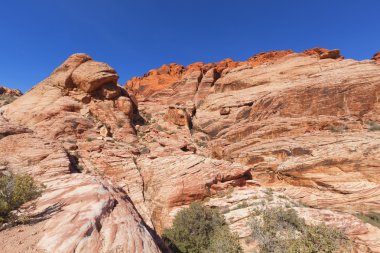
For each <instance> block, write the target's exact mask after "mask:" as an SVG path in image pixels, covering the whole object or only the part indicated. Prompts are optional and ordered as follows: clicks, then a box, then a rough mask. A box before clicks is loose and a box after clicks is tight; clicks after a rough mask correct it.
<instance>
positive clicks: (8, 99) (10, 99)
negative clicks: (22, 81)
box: [0, 94, 17, 105]
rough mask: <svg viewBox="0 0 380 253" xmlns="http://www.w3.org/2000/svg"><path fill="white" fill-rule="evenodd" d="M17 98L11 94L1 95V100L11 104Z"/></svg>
mask: <svg viewBox="0 0 380 253" xmlns="http://www.w3.org/2000/svg"><path fill="white" fill-rule="evenodd" d="M16 99H17V97H16V96H10V95H6V94H1V95H0V101H4V105H7V104H10V103H12V102H13V101H15V100H16Z"/></svg>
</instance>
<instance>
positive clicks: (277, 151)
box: [127, 48, 380, 252]
mask: <svg viewBox="0 0 380 253" xmlns="http://www.w3.org/2000/svg"><path fill="white" fill-rule="evenodd" d="M374 59H375V60H376V59H377V58H376V56H374ZM218 64H219V63H215V64H203V63H196V64H193V65H190V66H188V67H186V68H184V70H185V72H186V70H188V69H191V71H192V72H191V73H190V74H189V73H184V74H183V75H182V76H181V77H178V76H177V77H176V80H175V81H173V82H168V83H166V84H162V85H161V86H160V88H159V89H157V90H156V91H155V92H153V93H144V91H143V90H141V91H139V90H136V89H134V87H133V86H130V84H131V83H127V89H129V90H131V92H133V93H134V94H135V96H136V98H137V100H138V103H139V109H140V112H141V113H142V116H143V117H146V116H147V115H149V118H150V122H152V123H151V124H152V125H164V126H165V129H166V130H167V132H169V133H170V134H169V135H170V136H172V137H170V136H169V138H171V139H173V138H174V139H178V142H180V141H182V140H183V141H185V140H186V141H187V142H189V141H190V142H192V143H193V145H194V146H195V149H196V151H195V152H196V154H199V155H204V156H208V157H210V158H214V159H218V160H227V161H231V162H234V163H235V164H240V165H241V166H244V165H245V166H246V167H248V168H250V175H251V176H252V179H253V180H254V181H253V182H255V183H253V182H251V180H246V181H245V184H244V186H234V187H233V188H234V189H239V187H243V188H244V189H246V190H247V191H248V192H249V191H257V189H256V188H259V189H260V187H257V185H261V187H265V186H267V187H268V186H270V187H273V189H274V190H275V191H279V189H280V188H281V189H282V190H281V191H283V192H284V193H285V194H286V196H288V197H289V198H290V199H293V201H297V202H298V201H300V202H302V203H303V204H306V205H308V206H309V208H307V209H305V208H304V209H305V210H306V211H305V212H304V211H303V210H304V209H302V210H300V213H302V214H303V213H307V214H305V215H306V216H305V217H310V221H311V222H312V220H313V219H314V220H319V221H323V222H327V223H328V224H329V222H328V219H327V218H328V217H331V216H333V217H336V220H337V223H336V224H335V225H334V224H333V223H332V224H331V225H332V226H338V227H339V226H340V227H342V224H345V226H347V227H350V229H352V230H350V231H348V230H347V231H346V232H347V234H348V235H349V236H350V237H351V238H352V239H353V240H354V241H355V245H356V246H355V247H356V248H355V249H356V250H357V251H358V252H380V249H379V245H378V244H377V243H374V242H375V241H379V240H378V239H379V229H378V228H377V227H373V226H371V225H369V224H365V223H363V222H362V221H360V220H358V219H357V218H356V217H355V216H353V215H355V214H357V213H367V212H368V213H369V212H375V213H378V210H380V193H379V189H380V188H379V187H380V181H379V180H380V179H379V176H378V173H379V166H378V165H379V164H380V160H379V155H378V153H379V151H380V143H379V141H378V140H379V139H380V138H379V137H380V136H379V133H380V132H379V131H378V129H380V127H379V124H380V118H379V115H380V102H379V99H378V97H379V95H380V86H379V84H380V75H379V73H380V67H379V65H378V64H376V61H371V60H365V61H355V60H350V59H347V60H344V59H343V56H341V54H340V52H339V50H328V49H322V48H314V49H310V50H306V51H304V52H303V53H294V52H292V51H279V52H268V53H264V54H259V55H256V56H254V57H252V58H251V59H249V60H247V61H245V62H234V64H232V63H231V62H229V64H228V66H227V65H223V66H222V67H221V66H220V65H218ZM205 66H207V67H205ZM217 68H218V70H217ZM191 76H192V77H191ZM144 79H145V77H142V78H141V79H139V82H141V83H143V82H144ZM155 82H156V81H154V79H153V78H152V77H151V78H150V84H149V85H152V86H155ZM149 85H147V89H149ZM189 104H194V105H195V109H194V113H192V114H187V115H185V114H184V112H185V111H186V110H185V108H186V105H189ZM158 105H160V106H158ZM181 115H182V116H181ZM181 118H186V119H187V120H186V122H189V123H184V122H182V123H180V124H179V121H180V119H181ZM165 120H166V122H165V123H164V122H163V121H165ZM176 125H177V126H178V127H177V126H176ZM183 125H186V126H187V125H189V126H190V128H191V129H190V131H189V132H190V133H188V132H184V129H186V128H182V126H183ZM145 129H146V128H145V127H144V128H139V129H138V131H137V132H138V135H139V134H140V132H141V133H142V132H144V131H146V130H145ZM179 133H180V135H181V138H178V134H179ZM147 136H149V138H148V137H147ZM154 136H159V135H157V133H156V134H155V133H154V132H149V133H147V132H144V137H143V138H141V139H140V141H141V142H146V141H148V140H152V139H154V138H156V137H154ZM173 142H174V141H173ZM169 145H174V143H170V144H169ZM147 146H148V147H152V149H151V150H155V148H153V147H154V145H152V144H151V143H149V142H148V143H147ZM165 149H166V150H167V151H169V150H170V149H169V148H168V146H165ZM153 153H154V152H153ZM165 154H167V153H166V152H165V151H162V152H161V153H160V155H161V156H165ZM151 157H153V159H154V160H157V159H164V158H161V157H160V156H157V155H153V154H151ZM154 160H153V161H154ZM144 166H146V165H144V163H142V164H141V169H142V171H144ZM242 168H244V167H242ZM178 169H179V170H181V166H179V165H178ZM144 178H145V177H144ZM250 182H251V183H250ZM172 187H175V186H172ZM164 188H165V187H164V186H163V188H162V189H164ZM220 190H221V191H223V190H222V189H220ZM224 190H225V189H224ZM155 191H156V192H158V191H159V190H157V189H155ZM234 192H235V191H234ZM232 196H233V194H232ZM161 198H162V197H161ZM202 198H203V197H199V199H202ZM250 198H251V197H247V200H249V199H250ZM252 198H255V197H253V196H252ZM163 199H164V198H163ZM216 199H217V198H216V197H215V196H211V200H210V203H213V201H216ZM223 201H224V202H223ZM223 201H222V202H221V205H222V204H223V203H225V202H226V200H225V199H224V200H223ZM227 202H228V201H227ZM222 206H223V205H222ZM166 208H167V210H166V211H165V212H169V214H170V215H169V217H173V215H174V213H175V212H176V210H178V209H179V208H181V207H180V205H179V206H178V205H174V206H173V207H166ZM314 208H317V209H314ZM318 209H320V211H316V210H318ZM170 210H171V211H170ZM343 213H344V214H343ZM327 214H328V215H327ZM151 216H152V215H151ZM311 216H312V217H314V218H311ZM152 219H153V223H155V222H157V221H162V219H160V218H158V217H155V216H154V215H153V217H152ZM236 219H237V220H241V222H240V223H236V224H235V225H231V226H232V227H233V228H234V229H235V231H237V232H239V230H241V231H240V232H241V233H242V235H241V237H242V238H243V237H244V231H247V230H246V229H245V228H244V226H243V224H244V223H246V221H244V219H240V218H236ZM334 219H335V218H334ZM166 221H167V222H169V223H170V219H166ZM339 224H340V225H339ZM156 226H157V228H159V226H158V225H156ZM159 230H160V229H159ZM353 231H354V232H353ZM246 246H247V245H246ZM248 248H249V245H248V246H247V247H246V249H248Z"/></svg>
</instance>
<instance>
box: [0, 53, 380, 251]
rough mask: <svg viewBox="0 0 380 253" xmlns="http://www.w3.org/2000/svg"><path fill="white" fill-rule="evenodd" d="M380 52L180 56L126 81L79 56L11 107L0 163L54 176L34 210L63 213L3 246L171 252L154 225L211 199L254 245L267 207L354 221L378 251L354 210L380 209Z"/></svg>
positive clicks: (29, 208) (315, 218) (352, 227)
mask: <svg viewBox="0 0 380 253" xmlns="http://www.w3.org/2000/svg"><path fill="white" fill-rule="evenodd" d="M374 59H375V61H374V60H367V61H355V60H349V59H347V60H345V59H343V57H342V56H341V55H340V52H339V50H328V49H321V48H314V49H311V50H306V51H305V52H303V53H294V52H293V51H290V50H288V51H273V52H267V53H262V54H258V55H255V56H253V57H252V58H250V59H248V60H247V61H243V62H236V61H233V60H231V59H226V60H223V61H220V62H217V63H209V64H205V63H201V62H197V63H194V64H191V65H189V66H187V67H184V66H181V65H177V64H170V65H163V66H162V67H161V68H159V69H157V70H151V71H150V72H149V73H148V74H146V75H145V76H143V77H136V78H133V79H132V80H130V81H129V82H128V83H127V90H128V91H127V90H126V89H124V88H123V87H120V86H118V85H117V74H116V72H115V71H114V70H113V69H112V68H111V67H110V66H108V65H106V64H104V63H98V62H95V61H93V60H92V59H91V57H89V56H87V55H84V54H75V55H73V56H72V57H70V58H69V59H68V60H67V61H66V62H65V63H64V64H63V65H61V66H60V67H58V68H57V69H56V70H55V71H54V72H53V73H52V75H51V76H50V77H49V78H47V79H46V80H44V81H42V82H41V83H40V84H38V85H37V86H35V87H34V88H33V89H32V90H30V91H29V92H28V93H26V94H25V95H23V96H21V97H20V98H18V99H17V100H16V101H14V102H12V103H11V104H9V105H6V106H3V107H1V108H0V144H1V145H0V173H2V172H4V171H8V170H12V171H14V172H24V173H28V174H31V175H33V176H34V177H35V178H36V180H38V181H39V182H43V183H44V184H45V185H46V189H45V190H44V192H43V194H42V196H41V197H40V198H39V199H37V200H35V201H34V204H35V205H31V204H32V203H28V204H27V205H26V206H25V208H24V209H23V210H24V212H26V213H29V214H39V215H41V214H42V213H44V212H43V211H44V210H52V211H51V212H49V213H48V216H45V217H47V219H44V220H42V221H41V222H40V223H37V224H34V225H31V226H29V227H25V228H24V227H23V231H22V232H20V233H19V238H29V239H28V240H25V241H24V242H23V243H21V245H19V244H18V241H17V240H16V239H14V238H15V236H14V234H15V233H16V232H17V230H16V229H18V228H17V227H16V228H13V229H9V230H8V229H7V230H5V231H1V232H0V243H1V244H2V245H3V249H4V250H5V252H12V249H14V245H19V246H17V247H19V248H18V249H19V251H20V252H22V251H25V250H24V249H33V250H34V251H43V250H45V251H48V252H72V251H76V252H117V251H118V250H119V251H121V252H160V251H165V247H164V246H163V245H162V242H161V240H160V238H159V237H157V235H156V234H155V232H153V231H156V232H157V233H158V234H161V233H162V231H163V230H164V229H165V228H167V227H169V226H170V225H171V222H172V220H173V217H174V216H175V214H176V213H177V212H178V211H179V210H180V209H181V208H184V207H186V206H188V205H189V204H190V203H191V202H193V201H199V200H202V201H203V202H204V203H205V205H208V206H211V207H215V208H220V210H222V212H223V214H224V216H225V217H226V221H227V223H228V224H229V226H230V228H231V229H232V230H233V231H234V232H237V233H238V235H239V237H240V238H241V243H242V245H243V248H244V249H245V251H246V252H250V251H252V250H255V244H254V243H251V242H250V240H245V239H247V237H249V235H250V233H251V230H250V227H249V217H250V213H251V212H252V211H253V210H254V209H255V208H266V207H267V206H283V207H285V208H287V207H292V208H294V209H295V210H296V211H297V212H298V213H299V215H300V216H302V217H304V218H305V219H306V221H307V222H308V223H311V224H312V223H320V222H323V223H326V224H327V225H328V226H331V227H335V228H339V229H341V230H343V231H344V232H345V233H346V234H347V236H349V237H350V238H351V239H352V241H353V250H354V252H380V244H379V242H380V240H379V239H380V229H379V228H378V227H376V226H373V225H371V224H369V223H366V222H365V221H362V220H360V219H359V218H357V217H356V214H357V213H359V212H363V213H373V212H375V213H378V212H379V211H378V210H380V177H379V164H380V157H379V155H378V154H379V151H380V141H379V140H380V136H379V133H380V131H379V129H380V127H379V126H380V117H379V115H380V104H379V99H378V97H379V96H380V86H379V84H380V65H379V64H377V63H376V60H377V58H376V56H375V57H374ZM1 161H3V162H1ZM3 164H4V165H3ZM269 187H270V188H271V189H269ZM57 203H65V205H62V206H61V205H57ZM306 206H307V207H306ZM78 214H79V215H78ZM67 220H70V221H71V222H67ZM16 238H17V237H16Z"/></svg>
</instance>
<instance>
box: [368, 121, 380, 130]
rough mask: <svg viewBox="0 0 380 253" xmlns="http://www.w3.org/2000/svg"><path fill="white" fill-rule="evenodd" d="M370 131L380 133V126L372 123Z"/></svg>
mask: <svg viewBox="0 0 380 253" xmlns="http://www.w3.org/2000/svg"><path fill="white" fill-rule="evenodd" d="M368 130H369V131H380V125H379V124H378V123H376V122H370V123H369V128H368Z"/></svg>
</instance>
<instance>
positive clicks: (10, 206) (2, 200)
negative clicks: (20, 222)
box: [0, 174, 41, 225]
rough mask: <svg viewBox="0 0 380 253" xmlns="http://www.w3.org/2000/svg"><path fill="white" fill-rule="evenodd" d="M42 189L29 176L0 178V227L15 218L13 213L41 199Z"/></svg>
mask: <svg viewBox="0 0 380 253" xmlns="http://www.w3.org/2000/svg"><path fill="white" fill-rule="evenodd" d="M40 194H41V189H40V187H38V186H37V185H36V182H35V181H34V179H33V178H32V177H31V176H28V175H13V174H11V175H9V176H5V175H4V176H0V225H1V224H2V223H5V222H8V221H10V220H11V219H13V218H15V217H13V216H12V214H11V212H12V211H13V210H17V209H18V208H19V207H20V206H22V205H23V204H24V203H26V202H28V201H30V200H33V199H35V198H37V197H39V196H40Z"/></svg>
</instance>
